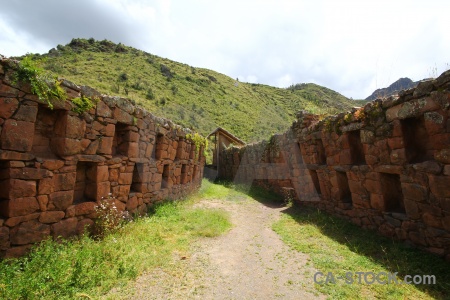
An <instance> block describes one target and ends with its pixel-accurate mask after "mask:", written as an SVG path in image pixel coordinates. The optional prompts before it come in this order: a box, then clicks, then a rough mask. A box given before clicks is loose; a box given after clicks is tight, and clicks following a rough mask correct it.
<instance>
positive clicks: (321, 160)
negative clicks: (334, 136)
mask: <svg viewBox="0 0 450 300" xmlns="http://www.w3.org/2000/svg"><path fill="white" fill-rule="evenodd" d="M316 151H317V163H318V164H319V165H325V164H326V163H327V156H326V153H325V147H324V146H323V142H322V140H321V139H317V140H316Z"/></svg>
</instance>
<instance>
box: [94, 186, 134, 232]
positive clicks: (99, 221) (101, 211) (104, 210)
mask: <svg viewBox="0 0 450 300" xmlns="http://www.w3.org/2000/svg"><path fill="white" fill-rule="evenodd" d="M115 200H116V198H115V197H112V196H111V194H109V195H108V197H107V198H102V200H100V203H99V204H98V205H97V206H96V207H95V212H96V213H97V218H96V219H95V222H94V226H93V228H92V235H93V237H94V238H96V239H102V238H104V237H105V236H107V235H108V234H111V233H114V232H116V231H117V230H118V229H119V228H121V227H122V226H123V225H124V223H125V222H126V221H131V218H130V215H129V213H128V212H127V211H124V212H121V211H119V210H118V209H117V207H116V204H115Z"/></svg>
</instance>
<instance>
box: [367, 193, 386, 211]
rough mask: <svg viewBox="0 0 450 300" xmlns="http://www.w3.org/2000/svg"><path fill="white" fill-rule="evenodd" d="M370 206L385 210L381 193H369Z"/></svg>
mask: <svg viewBox="0 0 450 300" xmlns="http://www.w3.org/2000/svg"><path fill="white" fill-rule="evenodd" d="M370 206H371V207H372V208H374V209H377V210H379V211H385V210H386V204H385V199H384V197H383V195H379V194H370Z"/></svg>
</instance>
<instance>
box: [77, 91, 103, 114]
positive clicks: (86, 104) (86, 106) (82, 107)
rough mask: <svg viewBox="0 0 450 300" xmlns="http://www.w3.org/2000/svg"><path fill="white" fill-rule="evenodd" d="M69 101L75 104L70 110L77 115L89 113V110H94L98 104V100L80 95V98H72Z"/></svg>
mask: <svg viewBox="0 0 450 300" xmlns="http://www.w3.org/2000/svg"><path fill="white" fill-rule="evenodd" d="M71 101H72V103H73V104H75V107H74V108H72V110H73V111H74V112H76V113H78V114H82V113H84V112H86V111H89V110H90V109H91V108H94V107H95V106H96V104H97V102H98V99H96V98H89V97H86V96H84V95H81V97H77V98H73V99H72V100H71Z"/></svg>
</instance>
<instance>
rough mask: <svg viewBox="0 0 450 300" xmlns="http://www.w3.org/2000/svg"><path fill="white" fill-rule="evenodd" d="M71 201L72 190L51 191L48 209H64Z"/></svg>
mask: <svg viewBox="0 0 450 300" xmlns="http://www.w3.org/2000/svg"><path fill="white" fill-rule="evenodd" d="M72 202H73V190H71V191H59V192H54V193H51V194H50V196H49V203H48V209H49V210H66V209H67V208H68V207H69V206H70V205H72Z"/></svg>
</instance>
